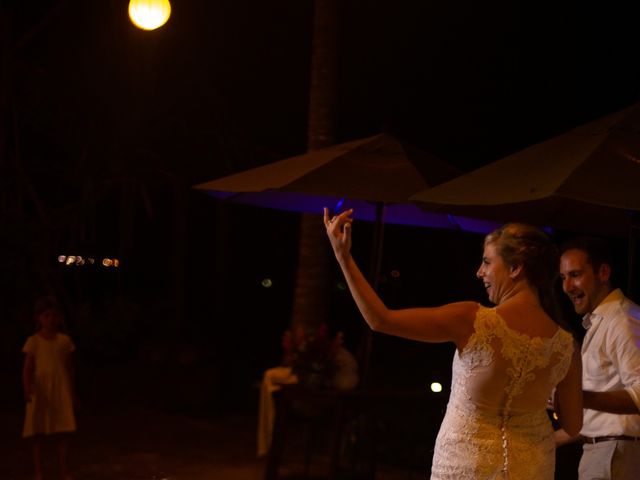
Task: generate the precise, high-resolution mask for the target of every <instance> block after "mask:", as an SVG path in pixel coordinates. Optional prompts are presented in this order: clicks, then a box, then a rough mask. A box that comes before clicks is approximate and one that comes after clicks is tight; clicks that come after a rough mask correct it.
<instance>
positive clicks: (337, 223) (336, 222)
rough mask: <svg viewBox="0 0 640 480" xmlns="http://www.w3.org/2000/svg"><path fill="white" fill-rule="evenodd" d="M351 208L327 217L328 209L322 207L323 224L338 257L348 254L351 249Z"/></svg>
mask: <svg viewBox="0 0 640 480" xmlns="http://www.w3.org/2000/svg"><path fill="white" fill-rule="evenodd" d="M352 213H353V209H349V210H345V211H344V212H342V213H341V214H339V215H336V216H334V217H331V218H329V209H328V208H326V207H325V208H324V226H325V228H326V229H327V236H328V237H329V241H330V242H331V247H333V252H334V253H335V255H336V257H337V258H338V259H340V258H344V257H346V256H348V255H349V251H350V250H351V223H352V222H353V218H352V217H351V214H352Z"/></svg>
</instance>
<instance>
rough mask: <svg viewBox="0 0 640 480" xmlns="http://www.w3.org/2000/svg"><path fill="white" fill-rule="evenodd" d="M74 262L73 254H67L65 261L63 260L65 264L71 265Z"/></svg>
mask: <svg viewBox="0 0 640 480" xmlns="http://www.w3.org/2000/svg"><path fill="white" fill-rule="evenodd" d="M75 262H76V257H74V256H73V255H69V256H68V257H67V261H66V262H65V263H66V264H67V265H72V264H74V263H75Z"/></svg>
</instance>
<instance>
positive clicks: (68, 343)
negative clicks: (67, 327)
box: [64, 335, 76, 353]
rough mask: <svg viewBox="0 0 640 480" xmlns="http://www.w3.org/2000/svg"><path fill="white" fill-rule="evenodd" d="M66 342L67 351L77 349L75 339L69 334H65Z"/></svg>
mask: <svg viewBox="0 0 640 480" xmlns="http://www.w3.org/2000/svg"><path fill="white" fill-rule="evenodd" d="M64 344H65V350H66V351H67V353H71V352H73V351H75V349H76V345H75V344H74V343H73V340H71V337H70V336H69V335H65V336H64Z"/></svg>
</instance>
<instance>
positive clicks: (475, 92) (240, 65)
mask: <svg viewBox="0 0 640 480" xmlns="http://www.w3.org/2000/svg"><path fill="white" fill-rule="evenodd" d="M127 3H128V2H127V1H125V0H103V1H86V0H66V1H65V0H61V1H54V0H42V1H40V2H24V1H21V0H8V1H5V2H3V4H2V7H1V8H2V9H1V10H0V14H1V15H2V21H3V29H4V31H5V32H6V34H5V35H4V39H3V41H4V45H3V64H4V68H3V70H2V71H3V89H2V92H1V94H2V112H3V116H4V119H3V124H2V128H3V137H2V142H3V145H2V147H3V150H2V163H1V165H0V168H2V171H3V176H4V178H5V179H6V181H3V189H4V190H5V192H4V193H3V194H2V195H3V199H4V200H3V201H4V207H5V208H4V211H3V212H2V214H3V218H2V223H3V227H2V228H3V231H5V232H11V234H9V235H7V236H6V237H5V238H4V240H3V241H4V242H5V246H4V248H5V251H9V252H10V253H8V257H10V258H6V259H5V264H6V265H5V267H4V268H3V272H4V273H3V279H2V285H3V290H4V293H3V296H4V299H3V300H2V302H3V304H4V305H3V307H2V308H3V311H4V312H5V317H6V318H23V317H24V309H25V304H26V303H28V302H27V300H28V299H30V298H31V297H32V296H33V295H34V294H35V293H36V292H37V290H38V288H39V287H38V286H39V285H42V284H43V283H46V281H51V277H50V276H51V275H53V278H54V281H57V282H59V285H60V286H61V287H64V288H65V289H66V298H67V302H68V303H69V304H70V305H73V309H74V312H80V313H75V314H74V315H75V317H74V318H72V319H71V322H70V323H71V325H72V326H75V328H76V331H77V333H78V336H80V337H82V335H85V337H84V338H88V339H94V340H95V339H96V338H102V339H105V338H106V339H107V340H108V341H106V340H105V342H106V343H105V345H106V346H105V345H100V348H102V350H100V349H99V348H97V347H95V348H94V353H95V351H98V350H99V351H100V352H103V353H104V351H105V350H109V348H111V349H116V350H117V349H118V348H121V349H124V350H127V349H131V348H132V347H131V345H132V344H135V345H140V344H144V343H145V342H147V340H148V339H149V338H150V337H153V335H154V334H155V333H157V331H158V330H159V329H161V328H160V327H159V325H165V327H162V328H166V329H167V331H173V330H172V329H175V330H177V331H180V332H181V333H182V334H185V335H183V336H184V338H186V339H187V340H185V342H186V343H188V342H189V341H191V340H189V339H193V338H197V339H199V340H200V343H201V344H203V345H199V346H198V348H203V350H204V347H205V346H206V345H207V342H206V341H204V340H203V339H210V338H211V336H212V335H214V336H216V338H217V341H214V342H213V343H215V344H216V345H218V346H219V347H220V349H219V351H218V352H217V353H216V352H214V353H210V352H209V353H208V355H210V356H213V357H215V358H216V359H218V360H220V359H222V358H223V357H224V356H225V355H227V354H229V353H230V350H233V348H235V347H236V343H234V342H233V341H229V340H228V339H229V338H234V339H237V338H238V337H239V336H242V335H245V338H243V339H242V340H243V342H245V343H244V346H245V348H246V349H247V350H250V351H251V350H253V351H254V352H258V351H260V352H261V353H255V356H256V358H254V359H253V360H245V362H246V365H244V368H245V371H246V372H249V375H255V374H256V372H259V371H260V369H261V368H264V367H266V366H269V362H273V361H274V359H275V358H277V355H278V339H279V335H280V333H281V332H282V330H283V329H284V328H286V326H287V322H288V311H289V307H290V297H291V287H292V282H293V279H292V278H293V273H292V272H293V268H294V263H295V249H296V219H297V217H296V216H295V215H293V214H289V213H283V212H271V211H258V209H254V208H248V207H240V206H233V205H226V204H224V205H222V204H220V203H218V202H217V201H215V200H213V199H210V198H207V197H205V196H204V195H202V194H201V193H197V192H193V191H191V190H190V188H189V187H190V186H191V185H194V184H196V183H200V182H203V181H206V180H210V179H212V178H216V177H220V176H224V175H227V174H230V173H233V172H236V171H240V170H243V169H246V168H251V167H254V166H257V165H261V164H264V163H268V162H271V161H275V160H278V159H281V158H285V157H287V156H290V155H294V154H298V153H301V152H303V151H304V149H305V145H306V115H307V94H308V72H309V62H310V41H311V38H310V26H311V21H312V18H311V12H312V9H311V2H310V1H302V0H275V1H271V2H264V1H260V2H258V1H253V0H219V1H218V0H216V1H213V0H183V1H178V0H176V1H174V2H172V5H173V15H172V17H171V19H170V21H169V23H168V24H167V25H165V26H164V27H162V28H161V29H159V30H158V31H155V32H150V33H149V32H142V31H139V30H137V29H135V27H133V26H132V25H131V24H130V22H129V21H128V18H127V15H126V7H127ZM341 4H342V8H341V18H340V20H339V21H337V22H336V27H335V28H336V32H337V34H338V35H339V37H338V38H339V71H338V76H339V78H338V80H339V83H338V85H339V99H340V101H339V112H338V119H337V121H338V132H337V137H338V141H346V140H350V139H354V138H359V137H364V136H368V135H372V134H374V133H377V132H379V131H380V130H381V129H382V128H386V129H389V130H391V131H393V132H396V133H398V134H399V135H401V136H403V137H405V138H406V139H408V140H409V141H411V142H412V143H414V144H415V145H417V146H419V147H422V148H424V149H425V150H429V151H431V152H433V153H436V154H437V155H439V156H440V157H442V158H443V159H445V160H447V161H450V162H451V163H453V164H455V165H457V166H459V167H461V168H463V169H465V170H468V169H471V168H474V167H476V166H479V165H482V164H484V163H487V162H489V161H492V160H495V159H498V158H500V157H501V156H503V155H505V154H508V153H511V152H513V151H515V150H518V149H520V148H524V147H526V146H528V145H529V144H531V143H534V142H537V141H541V140H544V139H545V138H548V137H550V136H552V135H555V134H558V133H561V132H563V131H565V130H567V129H569V128H572V127H574V126H577V125H578V124H581V123H584V122H586V121H589V120H591V119H594V118H596V117H599V116H601V115H604V114H606V113H609V112H612V111H615V110H618V109H621V108H623V107H625V106H628V105H630V104H633V103H635V102H637V101H638V96H639V93H640V82H639V80H640V64H639V63H638V62H637V28H636V22H637V18H638V17H637V16H636V15H635V14H634V12H633V11H632V9H633V7H632V5H631V4H633V2H622V1H620V2H618V1H613V2H608V3H607V4H606V5H605V4H602V3H600V4H594V6H593V7H589V6H585V4H584V3H581V2H550V1H542V2H541V1H535V2H534V1H526V2H508V1H498V2H474V1H463V2H427V1H418V0H411V1H410V0H393V1H391V0H369V1H365V0H343V1H342V2H341ZM25 179H28V182H27V181H26V180H25ZM34 198H36V199H37V202H36V201H34ZM38 205H39V208H40V209H39V208H38ZM367 228H369V227H368V226H366V225H365V226H363V227H362V228H361V231H363V232H365V233H363V236H362V238H363V240H362V242H363V243H364V244H365V245H362V246H361V247H358V248H361V251H362V257H366V254H367V246H366V242H365V241H364V238H365V237H366V231H367ZM123 231H127V232H133V234H132V235H126V236H125V235H123V233H122V232H123ZM358 240H359V239H358ZM386 240H387V249H386V252H387V253H386V256H385V265H384V268H386V269H387V271H389V270H391V269H393V268H400V269H401V271H402V272H403V275H402V276H401V277H400V278H401V280H398V281H397V282H396V283H393V282H389V283H387V284H386V285H384V286H383V290H384V289H386V291H385V292H384V294H385V295H387V299H388V301H390V302H392V303H393V302H396V303H397V304H398V305H404V304H419V303H424V302H425V301H428V302H433V303H438V302H441V301H449V300H454V299H458V298H457V297H455V295H453V294H452V292H459V291H460V292H468V294H469V295H472V296H478V295H479V294H480V293H479V291H478V289H477V288H476V287H477V286H476V285H475V280H474V277H473V274H474V272H475V266H476V265H475V258H476V257H477V255H478V254H479V243H480V239H479V237H477V236H476V235H466V234H460V233H457V234H453V233H451V232H429V231H425V230H420V229H409V228H402V227H397V228H391V229H390V230H389V232H388V234H387V239H386ZM452 244H453V245H455V250H454V251H455V252H456V255H455V260H451V259H448V260H443V258H446V256H445V255H443V254H442V251H443V249H445V248H448V249H451V245H452ZM74 249H75V250H77V251H81V252H93V253H94V254H96V255H123V260H122V261H123V267H122V270H121V271H120V272H119V273H117V274H114V273H113V272H109V273H105V272H102V271H100V272H98V271H97V270H96V271H95V272H89V273H87V272H79V271H75V272H73V273H70V272H68V271H63V269H62V268H61V267H58V266H56V265H55V261H54V260H55V256H56V255H57V254H58V253H64V251H69V252H71V251H72V250H74ZM75 250H74V251H75ZM450 251H451V250H448V252H450ZM401 252H411V255H410V256H409V257H408V258H407V255H404V256H403V254H402V253H401ZM86 254H88V253H86ZM436 257H437V259H436ZM39 262H45V263H46V262H49V263H51V264H52V266H51V267H50V268H49V269H48V270H47V269H44V270H46V271H47V272H49V273H47V274H43V273H42V271H41V270H43V269H42V268H40V267H41V265H40V266H39ZM384 268H383V269H384ZM16 272H18V273H16ZM405 272H406V273H405ZM47 275H50V276H49V277H48V276H47ZM265 276H270V277H271V278H273V279H274V287H273V288H272V289H269V290H267V289H264V288H262V287H261V286H260V281H261V280H262V279H263V278H264V277H265ZM116 292H125V297H126V298H127V299H128V302H129V303H128V304H127V306H126V307H122V308H121V309H120V310H118V309H116V313H113V312H112V313H109V312H110V310H109V305H110V301H111V299H112V298H113V297H114V296H115V295H116ZM335 296H336V298H334V299H333V300H334V303H335V304H336V305H337V307H336V308H337V310H339V311H340V312H342V313H341V314H340V315H343V317H344V318H343V320H342V321H343V322H345V325H344V326H346V327H347V328H346V329H347V330H348V331H349V330H350V329H351V330H354V331H355V330H356V329H357V328H358V327H357V325H358V323H357V322H358V321H359V320H358V318H357V315H356V314H355V311H354V310H353V306H352V305H351V303H350V301H349V300H348V298H343V294H342V293H340V292H337V293H335ZM478 298H479V297H478ZM175 305H186V309H185V310H184V311H182V310H181V311H175V308H176V307H175ZM83 306H86V308H85V310H83V309H82V308H81V307H83ZM172 309H173V310H172ZM82 312H84V315H85V316H87V317H91V316H93V317H96V316H97V317H98V319H97V320H96V319H94V320H93V324H97V325H98V327H92V328H93V330H91V329H89V330H91V331H88V332H87V331H84V333H82V332H81V328H80V326H81V325H83V323H82V320H81V318H82V315H83V313H82ZM96 312H101V313H100V315H102V317H100V315H97V313H96ZM105 312H107V313H105ZM123 312H124V313H123ZM344 312H346V313H344ZM20 315H22V317H21V316H20ZM129 316H130V317H131V318H134V317H135V318H140V317H143V318H144V320H134V321H132V322H129V323H127V322H126V318H129ZM116 317H117V318H119V321H118V322H113V318H116ZM123 318H124V320H123ZM16 322H17V324H18V326H17V327H13V329H12V327H5V328H8V332H9V333H8V336H7V335H4V338H5V342H4V343H5V344H4V346H3V348H4V349H5V350H6V351H13V350H14V349H16V348H17V347H16V346H15V345H13V344H12V343H11V340H6V339H15V340H16V341H17V343H18V344H19V343H20V342H21V340H20V338H21V336H22V335H23V334H24V332H25V331H27V329H26V327H25V326H24V325H25V321H24V319H23V320H21V321H18V320H17V321H16ZM20 322H21V323H20ZM101 322H102V323H101ZM352 324H353V325H352ZM166 325H171V326H166ZM247 325H250V326H252V329H250V330H249V331H250V333H246V331H245V330H246V326H247ZM354 325H356V326H354ZM265 341H267V342H269V343H270V344H271V345H272V346H271V347H268V348H264V347H261V345H263V344H264V343H265ZM97 343H99V342H97ZM225 343H226V346H221V345H223V344H225ZM92 345H94V346H95V343H94V344H92ZM123 345H124V346H123ZM230 345H232V346H230ZM176 348H180V347H176ZM127 351H129V350H127ZM105 355H106V354H105Z"/></svg>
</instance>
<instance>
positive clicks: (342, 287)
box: [336, 282, 347, 290]
mask: <svg viewBox="0 0 640 480" xmlns="http://www.w3.org/2000/svg"><path fill="white" fill-rule="evenodd" d="M336 288H337V289H338V290H346V289H347V285H346V284H345V283H344V282H338V283H336Z"/></svg>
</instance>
